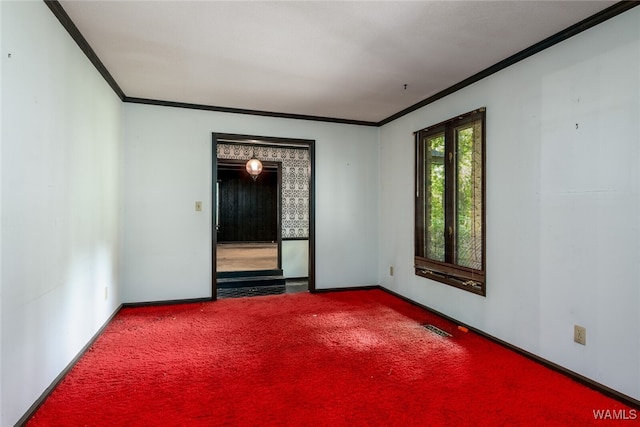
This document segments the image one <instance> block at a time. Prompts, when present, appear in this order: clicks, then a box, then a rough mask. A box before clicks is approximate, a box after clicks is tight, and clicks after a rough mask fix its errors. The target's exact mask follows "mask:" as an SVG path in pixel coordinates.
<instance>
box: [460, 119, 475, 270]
mask: <svg viewBox="0 0 640 427" xmlns="http://www.w3.org/2000/svg"><path fill="white" fill-rule="evenodd" d="M455 134H456V159H457V160H456V161H457V165H456V166H457V169H456V180H457V182H456V188H457V191H456V193H457V194H456V209H457V212H456V231H457V240H456V245H455V248H456V250H455V258H456V259H455V261H454V262H455V263H456V264H458V265H461V266H464V267H470V268H474V269H476V270H482V123H481V122H480V121H477V122H474V123H471V124H469V125H466V126H464V127H460V128H457V129H456V132H455Z"/></svg>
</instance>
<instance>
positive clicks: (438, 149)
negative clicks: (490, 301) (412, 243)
mask: <svg viewBox="0 0 640 427" xmlns="http://www.w3.org/2000/svg"><path fill="white" fill-rule="evenodd" d="M424 148H425V153H426V159H427V161H426V162H425V171H424V177H425V185H424V188H425V198H426V203H425V215H424V221H425V224H424V229H425V230H426V233H425V242H424V246H425V255H426V256H427V258H430V259H433V260H436V261H444V254H445V247H444V218H445V217H444V134H439V135H435V136H430V137H427V138H426V139H425V147H424Z"/></svg>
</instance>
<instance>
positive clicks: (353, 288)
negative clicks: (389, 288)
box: [309, 285, 382, 294]
mask: <svg viewBox="0 0 640 427" xmlns="http://www.w3.org/2000/svg"><path fill="white" fill-rule="evenodd" d="M373 289H382V288H381V287H380V286H378V285H369V286H349V287H346V288H325V289H315V290H313V291H309V292H311V293H312V294H326V293H329V292H344V291H371V290H373Z"/></svg>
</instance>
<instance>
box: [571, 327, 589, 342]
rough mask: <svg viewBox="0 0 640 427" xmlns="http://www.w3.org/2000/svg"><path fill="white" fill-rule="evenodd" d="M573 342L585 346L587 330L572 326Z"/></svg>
mask: <svg viewBox="0 0 640 427" xmlns="http://www.w3.org/2000/svg"><path fill="white" fill-rule="evenodd" d="M573 341H575V342H577V343H578V344H582V345H587V329H586V328H585V327H584V326H578V325H573Z"/></svg>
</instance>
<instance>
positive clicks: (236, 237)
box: [215, 159, 282, 276]
mask: <svg viewBox="0 0 640 427" xmlns="http://www.w3.org/2000/svg"><path fill="white" fill-rule="evenodd" d="M245 163H246V162H245V161H243V160H223V159H219V160H218V174H217V184H216V190H217V197H216V206H217V212H216V214H217V220H216V230H215V231H216V236H217V245H216V249H217V251H216V252H217V253H216V266H217V271H218V273H231V272H233V273H234V274H235V273H237V272H243V271H256V270H261V271H269V272H271V274H273V273H275V271H276V270H279V269H280V268H281V266H282V261H281V254H282V251H281V240H280V237H281V231H280V218H281V216H282V213H281V201H280V187H281V182H282V165H281V163H278V162H268V161H264V162H263V166H264V168H263V171H262V173H261V174H260V175H259V176H258V177H257V178H256V179H255V180H254V179H252V178H251V177H250V176H249V174H248V173H247V172H246V170H245ZM231 276H233V275H231Z"/></svg>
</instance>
